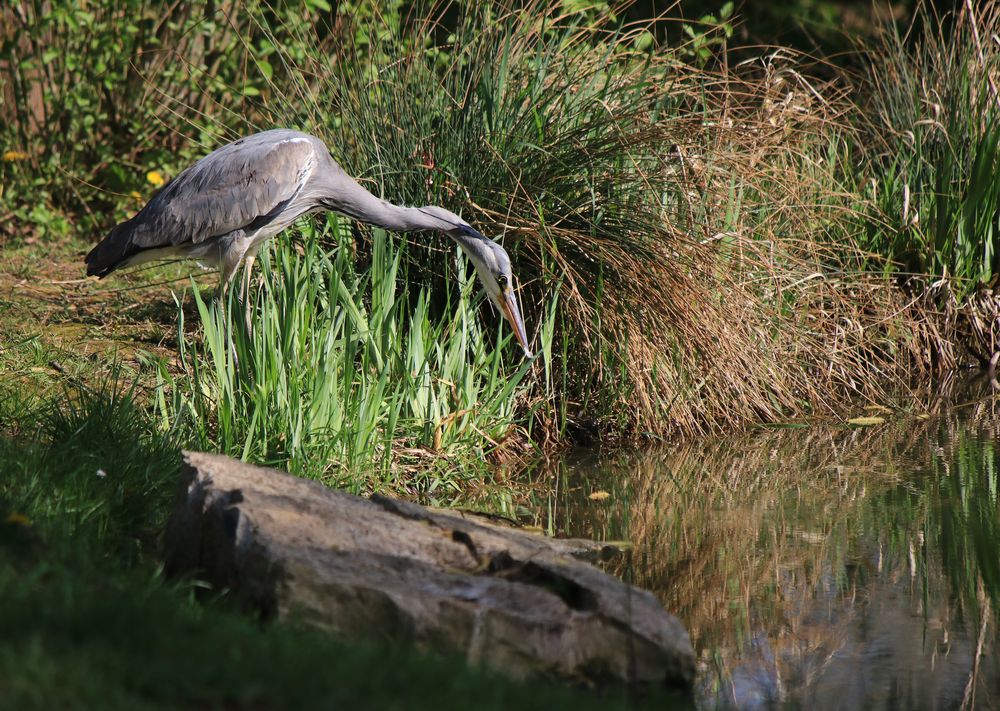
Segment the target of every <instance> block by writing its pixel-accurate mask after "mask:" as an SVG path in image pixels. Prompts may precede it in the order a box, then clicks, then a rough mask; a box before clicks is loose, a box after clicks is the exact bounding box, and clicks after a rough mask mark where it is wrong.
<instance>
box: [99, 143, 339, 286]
mask: <svg viewBox="0 0 1000 711" xmlns="http://www.w3.org/2000/svg"><path fill="white" fill-rule="evenodd" d="M314 142H316V143H319V144H320V146H322V145H323V144H322V143H321V142H319V141H318V139H313V138H312V137H309V136H305V135H304V134H301V133H298V132H296V131H287V130H277V131H266V132H264V133H258V134H255V135H253V136H248V137H247V138H244V139H241V140H239V141H236V142H234V143H230V144H228V145H226V146H223V147H222V148H219V149H218V150H216V151H214V152H213V153H210V154H209V155H207V156H206V157H205V158H202V159H201V160H200V161H198V162H197V163H195V164H194V165H193V166H191V167H190V168H188V169H187V170H185V171H184V172H182V173H181V174H180V175H178V176H177V177H176V178H175V179H174V180H172V181H171V182H170V183H169V184H168V185H167V186H166V187H164V188H163V190H161V191H160V192H159V193H158V194H157V195H156V196H155V197H154V198H153V199H152V200H150V201H149V202H148V203H147V204H146V206H145V207H143V208H142V210H140V211H139V213H138V214H136V215H135V216H134V217H133V218H131V219H130V220H127V221H126V222H123V223H121V224H120V225H117V226H116V227H115V228H114V229H112V230H111V232H109V233H108V235H107V237H105V238H104V240H103V241H102V242H101V243H100V244H99V245H97V247H95V248H94V249H93V250H92V251H91V252H90V254H88V255H87V260H86V261H87V273H88V274H98V275H101V276H104V275H106V274H108V273H109V272H111V271H113V270H114V269H116V268H117V267H119V266H123V265H124V264H128V263H132V262H133V261H135V260H134V259H133V258H134V257H135V256H136V255H137V254H138V253H140V252H143V251H145V250H151V249H156V250H161V249H163V248H169V247H175V248H176V247H184V246H191V245H197V244H199V243H201V242H205V241H207V240H212V239H214V238H218V237H222V236H225V235H228V234H231V233H233V232H235V231H237V230H243V231H255V230H258V229H260V228H262V227H264V226H268V225H269V223H270V222H271V221H272V220H274V219H276V218H277V217H279V216H282V215H284V214H285V208H287V207H288V206H289V205H288V203H289V202H291V201H293V200H294V199H295V197H296V195H297V193H299V192H300V191H301V190H302V187H303V182H304V181H303V178H308V174H307V172H308V171H309V170H311V169H312V168H313V167H314V166H315V163H316V154H317V150H316V146H315V145H314ZM322 153H323V154H326V148H325V146H324V147H322ZM314 207H315V206H314ZM305 211H306V210H303V211H302V212H305ZM299 214H301V212H299ZM297 216H298V215H296V217H297ZM293 219H294V218H293ZM290 221H291V220H287V221H284V220H282V222H283V223H284V224H282V225H281V227H278V226H277V225H273V227H278V229H277V230H275V231H278V230H280V229H281V228H282V227H284V226H287V224H288V222H290ZM167 251H168V252H169V251H170V250H167ZM181 252H182V250H178V251H177V252H174V253H181Z"/></svg>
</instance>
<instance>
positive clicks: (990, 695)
mask: <svg viewBox="0 0 1000 711" xmlns="http://www.w3.org/2000/svg"><path fill="white" fill-rule="evenodd" d="M997 406H998V403H997V402H996V401H995V400H994V399H993V398H992V397H990V396H988V395H987V396H985V397H984V398H983V399H982V400H979V401H977V402H976V403H974V404H970V405H966V406H962V407H955V408H953V409H951V410H950V411H947V412H945V413H944V414H940V415H935V416H934V417H932V418H930V419H925V420H920V419H918V418H913V417H898V418H897V417H889V418H888V420H889V421H888V422H887V423H886V424H883V425H879V426H876V427H871V428H865V429H849V428H847V427H823V428H818V427H817V428H809V429H790V430H781V431H768V432H763V433H757V434H753V435H747V436H744V437H740V438H730V439H726V440H722V441H714V442H701V443H697V444H686V445H681V446H670V447H663V448H661V449H657V450H652V451H644V452H639V453H631V454H628V455H621V454H617V455H615V456H610V457H607V458H605V457H601V456H600V455H597V454H594V453H581V454H577V455H574V456H571V457H568V458H566V459H564V460H562V461H560V462H559V463H558V464H557V465H555V466H556V470H555V471H554V472H548V473H547V474H545V475H546V476H548V477H550V480H552V481H555V482H556V483H557V485H556V493H554V494H552V495H551V496H550V497H549V498H548V500H546V501H542V502H539V503H540V507H539V508H540V509H542V510H544V511H545V513H544V514H543V515H542V516H541V519H542V520H540V521H539V523H540V524H542V525H546V526H548V527H549V529H550V530H553V532H556V533H559V534H570V535H576V536H581V535H584V536H592V537H594V538H598V539H602V540H630V541H632V543H633V544H634V548H633V550H632V551H631V553H630V554H629V556H628V560H627V561H625V562H623V563H622V564H621V566H620V568H621V569H620V570H618V571H617V572H619V573H620V574H622V575H624V576H626V577H629V578H630V579H631V580H632V581H633V582H635V583H636V584H638V585H642V586H644V587H647V588H650V589H652V590H653V591H654V592H656V593H657V594H658V595H659V596H660V597H661V599H662V600H663V602H664V605H665V606H666V608H667V609H668V610H671V611H672V612H674V613H675V614H677V615H678V616H679V617H680V618H681V619H682V620H683V621H684V623H685V624H686V625H687V627H688V630H689V631H690V632H691V637H692V642H693V643H694V645H695V649H696V650H697V651H698V654H699V663H700V670H701V673H700V679H699V689H698V698H699V705H700V706H702V707H705V708H715V707H730V706H735V707H738V708H769V707H772V706H779V705H780V706H783V707H786V708H787V707H791V708H796V707H806V706H808V707H817V708H850V709H854V708H903V709H911V708H913V709H916V708H940V709H951V708H962V707H963V706H964V707H965V708H1000V660H998V658H997V654H998V652H1000V646H998V644H997V642H998V633H997V619H996V616H995V615H994V610H995V609H996V608H997V604H998V603H1000V600H998V599H997V597H998V595H1000V508H998V498H997V495H998V486H1000V481H998V470H997V457H998V454H1000V444H998V437H997V435H998V432H1000V415H998V411H1000V410H998V407H997ZM600 492H607V494H610V496H607V497H605V496H604V494H603V493H600ZM595 493H596V494H597V496H593V497H592V495H593V494H595Z"/></svg>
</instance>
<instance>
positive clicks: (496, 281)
mask: <svg viewBox="0 0 1000 711" xmlns="http://www.w3.org/2000/svg"><path fill="white" fill-rule="evenodd" d="M420 209H421V211H422V212H426V213H427V214H429V215H432V216H433V217H436V218H438V219H441V220H444V221H446V222H448V223H449V227H448V228H447V229H445V230H444V231H445V232H447V233H448V235H449V236H451V238H452V239H454V240H455V241H456V242H458V245H459V246H460V247H461V248H462V251H463V252H465V254H466V256H467V257H468V258H469V260H470V261H471V262H472V263H473V265H475V267H476V275H477V276H478V277H479V281H480V282H481V283H482V285H483V288H485V289H486V293H487V294H488V295H489V297H490V299H491V300H492V301H493V303H494V304H496V307H497V308H498V309H500V313H502V314H503V315H504V318H506V319H507V322H508V323H509V324H510V327H511V329H512V330H513V331H514V337H515V338H516V339H517V342H518V343H519V344H520V345H521V348H522V349H523V350H524V354H525V355H526V356H527V357H528V358H530V357H531V349H530V348H529V347H528V337H527V335H526V334H525V330H524V321H523V320H522V319H521V311H520V309H518V307H517V296H516V295H515V294H514V275H513V273H512V272H511V268H510V257H509V256H507V252H506V250H504V248H503V247H501V246H500V245H499V244H497V243H496V242H494V241H493V240H491V239H488V238H486V237H484V236H483V235H482V234H480V233H479V232H478V231H476V230H475V229H474V228H473V227H471V226H470V225H469V224H468V223H467V222H465V221H464V220H462V219H461V218H460V217H458V216H457V215H455V214H453V213H451V212H448V211H447V210H444V209H442V208H426V207H425V208H420Z"/></svg>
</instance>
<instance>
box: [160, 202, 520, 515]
mask: <svg viewBox="0 0 1000 711" xmlns="http://www.w3.org/2000/svg"><path fill="white" fill-rule="evenodd" d="M303 235H304V236H303V239H302V240H301V241H299V242H293V241H292V240H290V239H283V240H280V241H278V242H277V246H276V248H275V249H274V250H273V251H271V252H269V253H266V254H265V255H264V256H263V258H262V259H261V262H262V264H261V271H262V278H261V280H260V283H259V285H258V286H257V287H255V288H254V289H252V291H251V293H250V295H249V308H250V312H251V313H250V318H249V320H248V321H245V320H244V306H243V303H241V301H240V299H239V297H238V295H237V294H236V289H231V290H230V291H229V292H228V298H227V299H226V300H225V302H224V303H218V302H213V301H210V300H206V299H204V298H203V297H202V296H201V295H200V294H199V292H198V291H197V290H195V291H194V292H193V296H192V298H193V301H194V304H195V306H196V309H197V313H198V317H199V319H200V322H201V336H200V338H199V337H194V338H191V337H190V335H189V334H188V333H187V330H186V329H185V327H184V323H183V320H181V322H180V323H179V329H178V333H179V339H180V342H181V365H182V368H183V374H182V375H181V376H179V377H174V376H171V375H170V374H169V372H168V371H167V370H166V369H165V368H164V369H162V370H161V377H162V378H164V379H165V383H164V384H165V385H166V386H168V390H169V391H170V392H171V393H172V399H171V401H170V402H169V403H168V402H167V401H166V399H164V401H163V412H164V414H165V415H166V416H167V417H169V418H176V417H177V415H178V413H186V416H187V417H188V419H190V422H191V423H192V424H193V426H194V428H195V430H196V432H197V439H198V440H199V443H200V446H202V447H206V448H211V449H213V450H217V451H221V452H224V453H227V454H231V455H234V456H238V457H243V458H245V459H251V460H253V461H257V462H263V463H271V464H277V465H280V466H287V467H288V468H289V469H290V470H291V471H293V472H296V473H300V474H303V475H307V476H312V477H316V478H319V479H322V480H324V481H327V482H330V483H334V484H337V485H340V486H346V487H348V488H352V489H354V490H357V491H362V490H369V489H372V488H374V487H376V486H378V487H379V488H388V489H395V490H407V491H409V492H410V493H420V494H425V495H430V496H432V497H433V498H437V499H443V500H448V499H449V497H451V496H453V495H454V493H455V491H456V486H457V484H456V482H459V481H461V480H462V479H463V478H468V479H478V478H481V477H483V476H485V475H486V472H485V470H484V468H483V467H481V466H474V465H475V463H477V462H478V463H481V462H482V461H483V460H484V459H488V458H490V457H502V456H503V454H504V450H505V447H510V446H512V445H513V444H515V443H517V444H522V443H523V439H524V438H523V434H522V433H521V431H520V430H519V428H518V427H517V421H518V420H517V417H518V416H519V415H521V414H522V412H523V410H524V408H526V407H527V404H528V403H527V402H526V397H527V392H526V385H527V383H529V382H530V380H531V378H530V373H531V372H532V369H533V365H534V361H528V360H520V359H519V360H515V361H514V362H507V361H505V358H504V353H505V351H504V349H503V348H493V347H492V346H491V344H490V340H489V339H488V338H487V337H486V333H485V332H486V331H487V330H492V329H499V328H500V325H499V323H498V321H497V320H496V319H489V323H486V322H484V321H483V320H482V319H480V318H479V316H478V314H477V313H476V309H475V308H474V307H475V303H476V299H475V296H474V292H475V286H476V284H477V282H476V281H475V280H474V278H471V276H470V277H467V275H466V273H465V269H464V264H460V265H459V268H458V269H457V272H456V274H457V276H456V279H457V283H456V285H455V289H454V292H453V294H454V298H453V299H452V298H450V299H449V300H448V301H446V303H445V304H444V305H443V307H442V309H441V311H440V313H439V314H437V315H434V314H432V312H431V309H430V306H429V302H430V293H429V288H428V286H427V285H425V284H422V283H416V284H414V285H412V286H411V285H409V284H408V281H409V279H408V267H407V265H406V263H405V262H404V261H403V259H402V257H403V254H404V250H403V249H402V248H401V247H400V246H398V245H397V244H395V242H394V241H393V240H392V238H390V236H389V235H387V234H386V233H385V232H384V231H382V230H375V231H374V232H373V233H372V240H371V256H370V264H369V266H368V268H367V269H364V270H359V269H357V268H356V265H355V261H354V258H353V255H354V245H353V241H352V237H351V234H350V232H349V231H348V230H345V229H344V228H343V225H342V223H341V222H340V220H339V219H338V218H336V217H335V216H331V217H330V218H329V221H328V223H327V227H326V229H325V230H319V229H314V228H313V227H312V226H308V225H307V226H305V227H304V229H303ZM321 237H323V238H325V240H326V241H327V242H328V243H329V242H332V243H333V244H336V245H337V247H336V249H335V250H334V251H333V252H329V251H327V249H325V248H324V247H323V246H322V245H321V243H320V239H321ZM459 254H460V253H459ZM459 259H461V258H460V257H459ZM449 293H451V292H449ZM181 313H182V314H183V310H182V311H181ZM248 325H249V328H248ZM506 339H509V335H508V334H504V335H503V336H498V337H497V341H498V342H499V343H501V344H502V343H503V342H504V341H505V340H506ZM435 458H436V459H438V460H440V461H439V462H438V464H437V465H436V466H435V465H429V466H428V465H427V464H426V460H430V459H435ZM416 464H424V466H421V467H416V466H414V465H416ZM411 475H412V476H411ZM439 489H440V490H439Z"/></svg>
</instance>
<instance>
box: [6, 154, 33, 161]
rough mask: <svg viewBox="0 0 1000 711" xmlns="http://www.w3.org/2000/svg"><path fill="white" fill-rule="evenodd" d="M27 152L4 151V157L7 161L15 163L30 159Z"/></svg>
mask: <svg viewBox="0 0 1000 711" xmlns="http://www.w3.org/2000/svg"><path fill="white" fill-rule="evenodd" d="M30 157H31V156H29V155H28V154H27V153H25V152H23V151H4V154H3V159H4V162H5V163H14V162H16V161H21V160H28V158H30Z"/></svg>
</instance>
